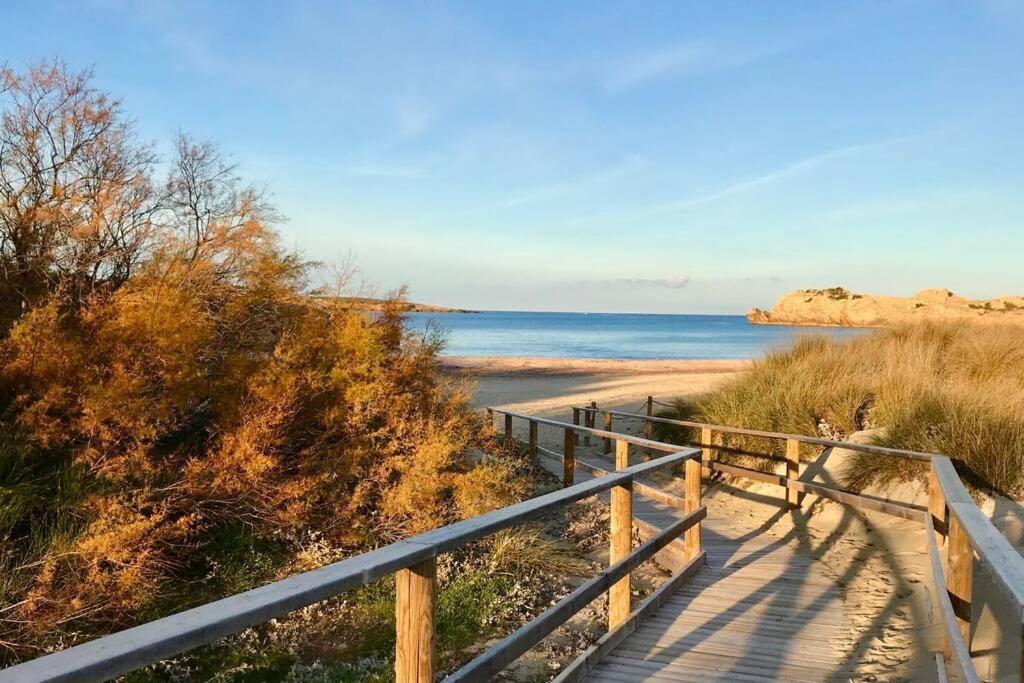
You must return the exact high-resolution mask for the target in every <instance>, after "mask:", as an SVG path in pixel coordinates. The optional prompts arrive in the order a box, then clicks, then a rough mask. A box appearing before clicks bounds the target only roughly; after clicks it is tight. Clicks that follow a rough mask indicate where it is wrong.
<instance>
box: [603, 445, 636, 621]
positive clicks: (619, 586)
mask: <svg viewBox="0 0 1024 683" xmlns="http://www.w3.org/2000/svg"><path fill="white" fill-rule="evenodd" d="M615 467H616V469H617V470H624V469H627V468H628V467H629V443H628V442H626V441H622V440H621V439H620V440H618V441H616V442H615ZM610 540H611V548H610V551H609V555H608V557H609V560H608V561H609V562H610V563H612V564H615V563H616V562H620V561H621V560H622V559H623V558H625V557H626V556H628V555H629V554H630V550H631V549H632V546H633V482H629V483H628V484H623V485H621V486H616V487H615V488H613V489H612V492H611V539H610ZM629 583H630V582H629V574H626V575H625V576H623V577H622V578H621V579H619V580H618V581H616V582H615V583H614V584H613V585H612V587H611V589H610V590H609V591H608V628H609V629H612V628H615V627H616V626H618V625H619V624H620V623H622V622H623V621H625V620H626V619H627V618H628V617H629V613H630V612H631V611H632V609H631V608H630V590H629Z"/></svg>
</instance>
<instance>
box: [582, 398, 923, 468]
mask: <svg viewBox="0 0 1024 683" xmlns="http://www.w3.org/2000/svg"><path fill="white" fill-rule="evenodd" d="M579 410H582V411H597V412H600V413H611V414H612V415H619V416H621V417H631V418H636V419H638V420H646V421H650V422H658V423H661V424H670V425H676V426H679V427H689V428H691V429H711V430H714V431H716V432H719V433H720V434H739V435H742V436H759V437H762V438H765V439H781V440H787V439H794V440H796V441H798V442H800V443H807V444H812V445H815V446H825V447H829V448H846V449H848V450H851V451H859V452H861V453H874V454H875V455H894V456H898V457H901V458H910V459H911V460H925V461H928V460H931V459H932V458H934V457H943V456H939V455H938V454H935V453H919V452H917V451H907V450H903V449H901V448H886V447H885V446H875V445H872V444H866V443H854V442H852V441H836V440H835V439H823V438H821V437H817V436H805V435H803V434H787V433H785V432H766V431H762V430H759V429H747V428H745V427H729V426H726V425H715V424H708V423H706V422H690V421H688V420H675V419H672V418H667V417H655V416H648V415H643V414H641V413H627V412H624V411H621V410H609V409H607V408H590V407H585V406H581V407H579Z"/></svg>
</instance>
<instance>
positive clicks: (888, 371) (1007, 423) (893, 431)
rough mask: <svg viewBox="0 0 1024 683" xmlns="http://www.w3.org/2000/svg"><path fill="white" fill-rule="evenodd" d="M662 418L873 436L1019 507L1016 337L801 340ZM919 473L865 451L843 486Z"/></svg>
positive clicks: (750, 443) (919, 331)
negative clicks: (924, 456)
mask: <svg viewBox="0 0 1024 683" xmlns="http://www.w3.org/2000/svg"><path fill="white" fill-rule="evenodd" d="M667 414H669V415H673V416H678V417H684V418H686V419H697V420H700V421H704V422H710V423H715V424H723V425H734V426H743V427H750V428H754V429H762V430H770V431H779V432H791V433H797V434H808V435H818V436H824V437H829V438H835V437H839V438H842V437H846V436H848V435H849V434H850V433H852V432H855V431H858V430H862V429H873V430H875V431H874V433H873V437H872V439H873V441H874V442H875V443H877V444H879V445H883V446H890V447H894V448H905V449H911V450H916V451H924V452H929V453H941V454H945V455H948V456H950V457H952V458H954V459H955V460H956V461H957V464H958V468H959V469H960V471H961V474H962V475H963V476H964V477H965V479H966V480H967V481H968V483H970V484H971V485H973V486H975V487H977V488H981V489H986V490H990V491H993V492H997V493H1000V494H1004V495H1008V496H1012V497H1015V498H1020V497H1022V495H1024V330H1021V328H1019V327H1012V326H1006V327H1004V326H997V325H983V326H976V325H969V324H964V323H942V324H938V323H928V324H915V325H911V326H904V327H897V328H892V329H884V330H876V331H872V332H869V333H866V334H865V335H863V336H860V337H856V338H853V339H847V340H841V341H840V340H836V339H832V338H828V337H824V336H821V335H814V334H809V335H807V336H805V337H802V338H800V339H799V340H798V341H797V342H796V343H794V344H793V345H792V346H791V347H789V348H785V349H780V350H775V351H772V352H770V353H768V354H767V355H766V356H765V357H764V358H762V359H760V360H758V361H756V362H755V363H754V364H753V366H752V367H751V369H750V371H749V372H747V373H744V374H743V375H742V376H740V377H739V378H737V379H735V380H733V381H731V382H729V383H727V384H726V385H724V386H722V387H721V388H719V389H717V390H714V391H712V392H710V393H708V394H706V395H703V396H699V397H697V398H696V399H691V400H687V399H680V400H677V401H675V403H674V407H673V408H672V409H671V410H669V411H667ZM663 435H666V434H663ZM677 436H678V435H677ZM728 446H730V447H732V448H735V449H738V450H749V451H756V452H766V453H769V454H771V455H775V456H781V455H782V453H781V451H780V450H779V449H780V448H782V447H784V445H783V444H780V443H778V442H775V443H770V442H766V441H765V440H763V439H751V438H744V437H731V438H730V439H729V441H728ZM811 454H812V452H811V450H810V449H808V452H807V453H805V454H804V457H809V456H810V455H811ZM742 460H744V462H743V464H746V465H748V466H758V467H760V468H761V469H764V468H765V467H766V465H770V461H766V460H765V459H763V458H761V459H757V458H749V457H743V458H742ZM924 474H925V470H924V469H923V468H922V467H921V466H920V464H919V463H913V462H910V461H906V460H903V459H899V458H890V457H881V456H876V455H867V454H864V455H859V456H857V457H856V458H855V460H854V461H853V462H852V464H851V467H850V468H849V470H848V473H847V481H846V484H847V485H849V486H851V487H853V488H855V489H863V488H865V487H867V486H870V485H880V486H885V485H889V484H893V483H897V482H903V481H909V480H913V479H917V478H920V477H923V476H924Z"/></svg>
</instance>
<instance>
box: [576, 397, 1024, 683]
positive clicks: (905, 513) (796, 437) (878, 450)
mask: <svg viewBox="0 0 1024 683" xmlns="http://www.w3.org/2000/svg"><path fill="white" fill-rule="evenodd" d="M649 405H650V399H649V400H648V406H649ZM650 413H651V411H650V409H648V413H647V414H646V415H645V414H640V413H630V412H625V411H618V410H607V409H599V408H597V407H596V406H595V405H593V404H592V405H590V406H580V407H574V408H573V414H574V418H575V421H578V419H579V416H580V415H582V416H583V417H584V420H585V421H586V422H587V423H592V422H593V421H594V419H595V417H596V415H597V414H604V416H605V421H604V424H605V429H606V431H611V430H612V426H613V417H620V418H625V419H631V420H639V421H641V422H642V424H643V432H644V434H650V433H651V431H650V425H652V424H655V423H661V424H667V425H672V426H676V427H684V428H688V429H694V430H699V431H700V441H699V442H696V443H690V444H687V445H692V446H695V447H698V448H700V449H701V466H702V471H703V473H704V476H705V478H707V476H709V475H710V473H711V472H713V471H717V472H722V473H723V474H729V475H733V476H738V477H742V478H746V479H750V480H753V481H759V482H764V483H769V484H775V485H777V486H780V487H782V488H784V489H785V490H786V494H787V495H786V503H787V504H788V505H790V506H799V505H800V498H799V496H800V494H802V493H810V494H814V495H817V496H819V497H821V498H826V499H829V500H833V501H836V502H839V503H842V504H844V505H849V506H852V507H855V508H859V509H864V510H871V511H875V512H882V513H885V514H889V515H894V516H898V517H902V518H904V519H909V520H916V521H920V522H921V523H922V524H924V525H925V527H926V529H927V531H928V533H927V538H928V543H929V548H928V551H929V556H930V560H931V567H932V581H933V584H934V588H935V592H936V595H938V600H939V605H938V607H939V612H940V615H941V617H942V620H943V624H944V626H945V630H946V636H945V643H944V648H943V653H942V655H941V656H938V657H937V658H936V661H937V666H938V667H939V668H940V669H941V670H940V671H939V677H940V679H943V680H944V679H945V677H946V672H945V670H944V662H945V661H946V660H951V661H952V662H953V664H954V665H955V667H956V670H957V674H958V675H959V677H960V678H962V679H963V680H965V681H979V680H981V679H980V677H979V675H978V673H977V671H976V670H975V668H974V665H973V662H972V660H971V638H972V634H973V630H974V629H973V624H972V619H973V618H975V617H976V616H977V615H975V614H974V612H973V611H972V609H971V599H972V594H973V592H974V591H973V582H974V574H975V572H974V569H975V566H980V567H982V568H984V569H985V570H986V571H987V572H988V574H989V576H990V578H991V579H992V583H993V584H994V585H995V586H996V587H997V588H998V589H999V590H1000V591H1001V593H1002V596H1003V597H1004V598H1005V599H1006V600H1007V602H1008V604H1009V605H1011V606H1012V609H1013V612H1014V615H1015V620H1016V621H1017V623H1018V625H1019V626H1020V630H1019V631H1018V633H1017V634H1016V636H1015V637H1016V638H1017V642H1016V647H1017V649H1019V650H1021V651H1022V653H1021V671H1020V675H1019V677H1020V680H1022V681H1024V647H1022V646H1024V558H1022V557H1021V555H1020V553H1018V552H1017V550H1016V549H1014V547H1013V546H1012V545H1011V544H1010V543H1009V541H1007V539H1006V538H1005V537H1004V536H1003V535H1002V534H1001V533H1000V532H999V530H998V529H996V527H995V526H994V525H993V524H992V522H991V521H990V520H989V519H988V518H987V517H985V515H984V514H983V513H982V511H981V509H979V508H978V506H977V504H976V503H975V501H974V499H973V498H972V497H971V495H970V494H969V493H968V491H967V488H966V487H965V486H964V484H963V482H962V481H961V479H960V476H959V475H958V474H957V472H956V468H955V467H954V464H953V460H952V459H951V458H949V457H947V456H945V455H939V454H933V453H919V452H916V451H907V450H901V449H895V448H885V447H882V446H875V445H872V444H861V443H854V442H849V441H837V440H833V439H823V438H820V437H811V436H804V435H800V434H786V433H782V432H769V431H763V430H756V429H746V428H742V427H728V426H723V425H713V424H707V423H701V422H692V421H687V420H676V419H672V418H665V417H658V416H653V415H651V414H650ZM730 434H735V435H742V436H753V437H760V438H764V439H772V440H781V441H785V442H786V457H785V460H786V475H785V476H781V475H776V474H771V473H766V472H761V471H758V470H753V469H749V468H745V467H738V466H735V465H728V464H725V463H721V462H717V460H716V458H715V455H716V453H717V452H719V451H724V452H728V450H729V449H728V447H727V443H726V442H725V438H727V437H728V435H730ZM723 437H725V438H723ZM801 444H812V445H817V446H822V447H825V448H843V449H846V450H851V451H857V452H861V453H870V454H874V455H879V456H886V457H899V458H908V459H913V460H921V461H926V462H928V463H930V472H929V479H928V492H929V504H928V507H927V508H923V507H921V506H917V505H912V504H909V503H905V502H899V501H892V500H883V499H879V498H875V497H872V496H865V495H862V494H856V493H853V492H850V491H843V490H842V489H839V488H836V487H832V486H827V485H824V484H818V483H814V484H811V483H808V482H804V481H800V475H801V462H800V445H801ZM744 453H746V452H744ZM747 454H749V453H747ZM944 540H945V541H947V543H948V548H947V562H946V566H945V567H943V562H942V557H941V553H940V550H939V546H940V544H941V543H942V542H943V541H944Z"/></svg>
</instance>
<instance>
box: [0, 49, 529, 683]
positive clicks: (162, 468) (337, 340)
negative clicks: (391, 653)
mask: <svg viewBox="0 0 1024 683" xmlns="http://www.w3.org/2000/svg"><path fill="white" fill-rule="evenodd" d="M0 106H2V117H0V148H2V149H3V154H2V155H0V272H3V273H4V277H3V278H0V303H2V304H3V305H2V306H0V309H2V310H0V665H2V664H8V663H11V662H13V661H17V660H19V659H24V658H28V657H33V656H37V655H39V654H42V653H45V652H47V651H51V650H55V649H59V648H63V647H67V646H69V645H71V644H74V643H76V642H79V641H81V640H83V639H87V638H91V637H94V636H97V635H101V634H104V633H108V632H111V631H115V630H118V629H120V628H123V627H126V626H129V625H132V624H134V623H138V622H140V621H143V620H146V619H151V618H154V617H157V616H162V615H164V614H167V613H169V612H173V611H176V610H180V609H183V608H186V607H190V606H193V605H196V604H200V603H203V602H207V601H209V600H211V599H213V598H216V597H220V596H224V595H227V594H231V593H235V592H238V591H241V590H245V589H247V588H252V587H254V586H257V585H260V584H261V583H264V582H266V581H269V580H273V579H276V578H280V577H282V576H285V575H288V574H291V573H294V572H296V571H300V570H304V569H311V568H313V567H315V566H319V565H320V564H322V563H324V562H327V561H332V560H336V559H340V558H342V557H345V556H347V555H351V554H354V553H358V552H361V551H364V550H367V549H371V548H374V547H377V546H379V545H381V544H385V543H388V542H391V541H394V540H396V539H399V538H402V537H404V536H408V535H410V534H415V533H418V532H420V531H424V530H426V529H429V528H433V527H436V526H439V525H443V524H446V523H449V522H452V521H455V520H458V519H461V518H463V517H467V516H471V515H475V514H479V513H481V512H484V511H486V510H489V509H493V508H495V507H500V506H502V505H506V504H509V503H511V502H514V501H517V500H520V499H521V498H523V497H524V496H526V495H528V494H529V493H530V492H531V491H532V489H531V488H530V481H531V480H530V476H529V464H528V463H527V462H526V459H525V458H524V457H523V455H522V453H521V452H519V451H518V450H516V449H512V448H505V449H502V448H500V447H498V446H494V447H493V448H490V450H492V451H493V454H492V457H489V458H488V459H487V460H486V462H484V463H481V464H480V465H477V466H472V465H471V464H470V463H469V462H468V461H467V460H466V459H465V458H464V453H465V452H466V451H467V450H470V449H472V448H475V447H489V446H488V445H487V444H485V443H484V442H483V439H485V438H486V437H485V436H483V435H482V434H481V430H480V420H479V417H478V416H476V415H475V414H474V412H473V411H472V410H471V409H470V407H469V405H468V402H467V394H466V391H465V389H464V388H463V387H460V386H458V385H455V384H453V383H452V382H450V381H449V380H448V379H446V377H445V376H444V374H443V373H441V372H440V369H439V365H438V359H437V354H438V352H439V350H440V349H441V346H442V344H443V337H441V336H438V335H436V334H427V335H414V334H410V333H408V332H407V331H406V330H405V327H404V325H403V318H402V311H403V310H404V308H405V306H404V304H403V302H402V301H401V297H400V296H395V297H394V298H393V299H392V300H391V301H390V302H387V303H385V304H383V305H382V306H381V307H380V310H376V311H366V310H354V309H352V308H349V307H346V306H344V305H343V304H339V303H337V302H336V301H334V302H332V301H325V300H323V299H319V300H314V299H311V298H310V296H309V294H310V285H309V279H310V273H311V267H312V264H309V263H307V262H305V261H304V260H303V259H302V258H301V256H300V255H298V254H295V253H293V252H291V251H289V250H287V249H285V248H284V247H283V246H282V245H281V243H280V240H279V236H278V234H277V231H276V227H277V225H278V223H279V222H280V220H281V219H280V217H279V216H278V214H277V213H276V211H275V210H274V208H273V207H272V206H271V205H270V204H269V203H268V201H267V199H266V197H265V196H264V195H263V194H262V192H261V191H259V190H258V189H257V188H254V187H253V186H250V185H248V184H246V183H245V182H244V181H243V180H242V179H241V178H239V177H238V176H237V174H236V173H235V170H234V168H233V167H232V166H231V165H230V164H228V163H227V162H226V161H225V160H224V158H223V157H222V156H221V155H220V153H219V152H218V151H217V149H216V148H215V147H214V146H212V145H210V144H206V143H198V142H195V141H193V140H191V139H190V138H188V137H187V136H181V137H179V138H178V139H177V141H176V145H175V150H174V154H173V156H172V157H171V158H170V159H167V160H166V161H167V163H166V165H165V166H162V167H158V166H157V159H156V157H155V155H154V154H153V153H152V150H151V147H150V146H149V145H147V144H145V143H142V142H139V141H138V140H137V139H136V137H135V134H134V130H133V128H132V125H131V124H130V122H129V121H128V120H127V119H126V118H125V117H124V116H123V114H122V113H121V110H120V104H119V103H118V102H117V101H116V100H114V99H112V98H110V97H109V96H107V95H105V94H103V93H100V92H97V91H96V90H95V89H93V88H92V86H91V85H90V77H89V74H88V73H84V74H77V73H73V72H70V71H68V70H67V69H66V68H65V67H64V66H63V65H61V64H59V63H57V64H46V65H42V66H38V67H34V68H31V69H29V70H27V71H26V72H24V73H15V72H13V71H11V70H6V69H5V70H2V71H0ZM158 168H168V169H169V172H168V173H167V175H166V177H159V173H158ZM160 173H162V172H160ZM483 592H484V593H486V591H483ZM453 609H454V608H453ZM453 613H454V612H453ZM453 628H454V627H453ZM453 637H455V636H453ZM267 652H268V653H269V654H267V656H266V662H265V663H264V664H261V665H260V666H263V667H264V668H266V667H269V668H271V669H275V670H276V668H277V667H279V665H280V666H282V667H283V666H284V664H283V663H282V662H283V661H284V660H283V659H281V657H279V656H278V655H277V654H274V653H273V652H270V651H267ZM225 657H227V659H226V660H225V666H227V665H228V664H229V661H228V660H230V659H231V657H230V655H225ZM285 659H287V658H285ZM246 665H247V666H248V664H246ZM196 666H200V668H201V666H205V664H203V665H200V664H197V665H196ZM254 666H255V665H254ZM289 666H290V664H289ZM260 675H262V674H260ZM254 680H262V678H259V676H256V678H254Z"/></svg>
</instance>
